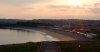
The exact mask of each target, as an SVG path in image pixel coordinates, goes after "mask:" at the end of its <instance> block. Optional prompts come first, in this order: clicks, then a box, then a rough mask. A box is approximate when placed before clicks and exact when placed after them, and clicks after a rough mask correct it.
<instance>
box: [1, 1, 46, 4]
mask: <svg viewBox="0 0 100 52" xmlns="http://www.w3.org/2000/svg"><path fill="white" fill-rule="evenodd" d="M44 2H48V0H0V3H3V4H10V5H25V4H29V3H44Z"/></svg>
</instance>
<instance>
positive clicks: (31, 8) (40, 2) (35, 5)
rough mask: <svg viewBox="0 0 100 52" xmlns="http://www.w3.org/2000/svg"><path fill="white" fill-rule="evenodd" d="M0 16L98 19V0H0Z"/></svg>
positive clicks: (99, 15)
mask: <svg viewBox="0 0 100 52" xmlns="http://www.w3.org/2000/svg"><path fill="white" fill-rule="evenodd" d="M0 18H13V19H16V18H17V19H73V18H74V19H99V20H100V0H0Z"/></svg>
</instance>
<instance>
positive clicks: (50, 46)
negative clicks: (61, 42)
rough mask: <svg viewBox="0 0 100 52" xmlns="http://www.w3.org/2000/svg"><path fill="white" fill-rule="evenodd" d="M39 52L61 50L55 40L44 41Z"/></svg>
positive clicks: (57, 51) (58, 51) (56, 51)
mask: <svg viewBox="0 0 100 52" xmlns="http://www.w3.org/2000/svg"><path fill="white" fill-rule="evenodd" d="M39 52H61V50H60V49H59V47H58V46H57V44H56V43H55V42H43V43H42V45H41V48H40V50H39Z"/></svg>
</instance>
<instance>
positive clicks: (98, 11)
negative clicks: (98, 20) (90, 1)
mask: <svg viewBox="0 0 100 52" xmlns="http://www.w3.org/2000/svg"><path fill="white" fill-rule="evenodd" d="M89 9H90V12H93V13H95V14H100V3H95V4H94V5H93V7H92V8H89Z"/></svg>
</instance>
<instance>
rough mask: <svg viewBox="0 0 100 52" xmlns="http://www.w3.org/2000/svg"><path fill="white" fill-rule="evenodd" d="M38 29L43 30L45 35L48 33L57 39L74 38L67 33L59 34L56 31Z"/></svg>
mask: <svg viewBox="0 0 100 52" xmlns="http://www.w3.org/2000/svg"><path fill="white" fill-rule="evenodd" d="M39 31H41V32H44V33H46V34H47V35H50V36H52V37H53V38H56V39H58V40H59V41H73V40H75V39H74V38H72V37H70V36H67V35H64V34H63V35H62V34H59V33H56V32H51V31H49V30H47V29H39Z"/></svg>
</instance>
